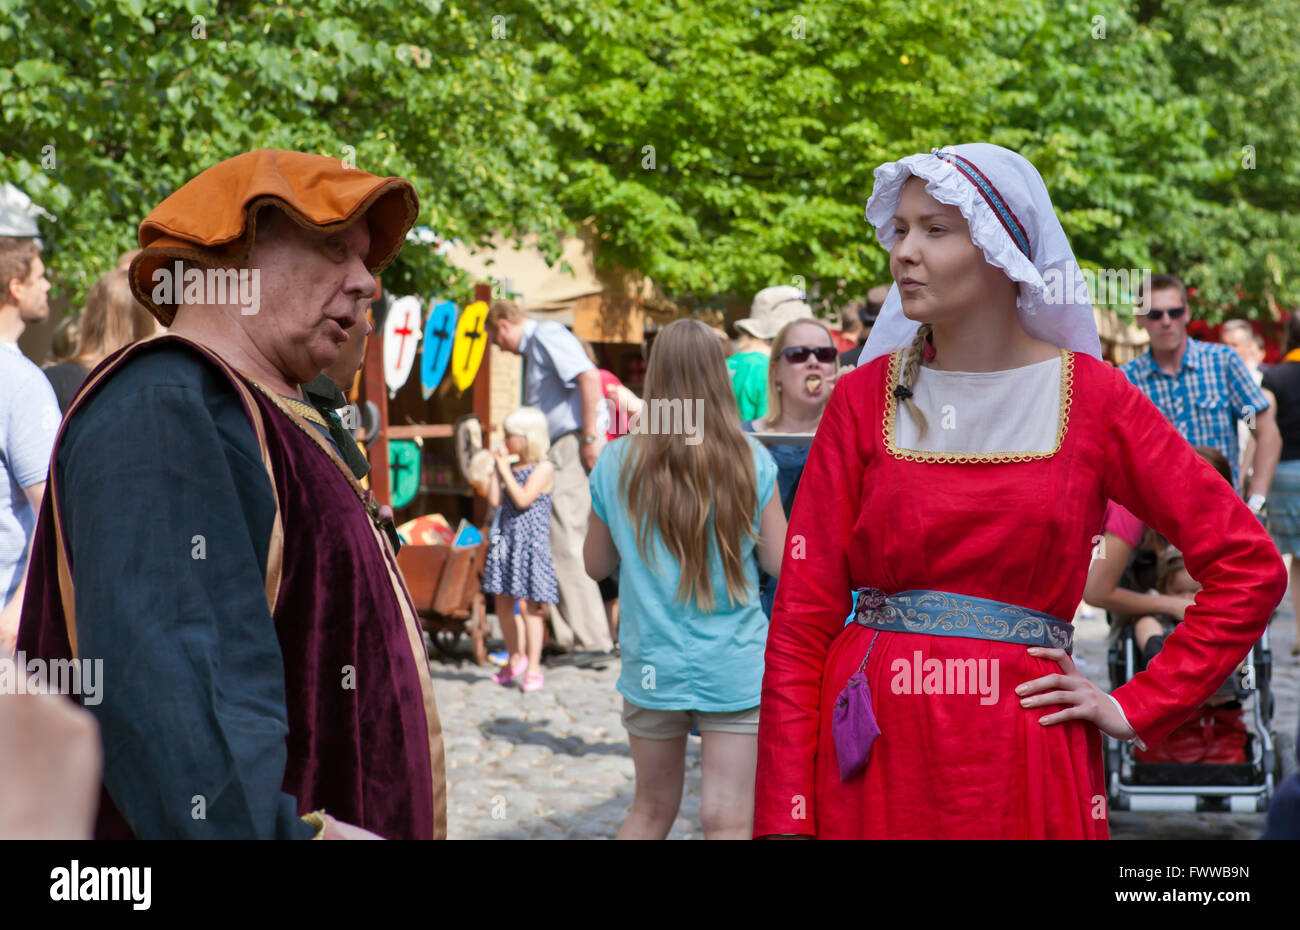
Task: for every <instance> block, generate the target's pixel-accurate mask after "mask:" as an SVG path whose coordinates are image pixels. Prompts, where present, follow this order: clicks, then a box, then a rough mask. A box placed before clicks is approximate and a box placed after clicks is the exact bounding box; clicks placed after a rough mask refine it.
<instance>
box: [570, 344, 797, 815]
mask: <svg viewBox="0 0 1300 930" xmlns="http://www.w3.org/2000/svg"><path fill="white" fill-rule="evenodd" d="M629 425H630V430H629V435H627V436H625V437H623V438H621V439H618V440H616V441H615V442H613V443H610V445H609V446H607V447H606V449H605V450H604V451H603V452H602V453H601V456H600V458H599V459H598V460H597V462H596V467H595V469H594V470H593V471H592V473H591V496H592V516H591V520H590V523H589V527H588V532H587V542H586V549H585V553H584V554H585V558H586V566H587V573H588V574H589V575H591V577H592V578H594V579H596V580H600V579H603V578H605V577H607V576H608V575H609V574H610V572H612V571H613V570H614V567H615V566H616V565H618V566H619V594H620V601H621V604H622V617H621V622H620V626H619V647H620V650H621V653H622V659H623V671H622V674H621V675H620V676H619V680H618V690H619V693H620V694H622V695H623V699H624V706H623V724H624V726H625V727H626V728H627V731H628V742H629V745H630V747H631V750H632V761H633V763H634V764H635V766H636V794H635V797H634V800H633V802H632V809H631V811H630V812H629V814H628V818H627V821H626V822H625V823H624V824H623V828H622V829H621V830H620V831H619V838H620V839H663V838H664V837H666V836H667V835H668V831H669V829H670V828H671V827H672V824H673V821H674V819H676V817H677V810H678V807H679V805H680V803H681V796H682V783H683V778H684V775H685V767H686V737H687V734H688V732H689V731H690V730H691V729H692V727H694V726H698V727H699V731H700V735H701V739H702V744H703V745H702V747H701V750H702V752H701V754H702V763H703V786H702V789H701V798H700V816H701V819H702V821H703V828H704V835H705V837H706V838H718V839H725V838H735V839H741V838H744V839H748V838H749V837H750V835H751V830H752V822H753V806H754V804H753V799H754V766H755V760H756V758H757V742H758V737H757V734H758V703H759V698H760V695H761V692H762V683H763V652H764V649H765V647H766V643H767V618H766V616H765V615H764V614H763V610H762V607H761V605H760V603H759V595H758V568H759V566H760V565H761V566H762V568H763V570H764V571H766V572H768V573H769V574H771V575H774V576H775V575H779V573H780V566H781V554H782V546H783V543H784V539H785V513H784V512H783V510H782V509H781V499H780V496H779V495H777V494H776V493H775V490H776V465H775V463H774V462H773V461H772V457H771V456H770V455H768V454H767V451H766V450H765V449H763V447H762V446H761V445H760V444H759V443H758V442H757V441H756V440H754V439H751V438H749V437H748V436H746V435H745V433H743V432H742V431H741V427H740V417H739V414H738V411H737V408H736V400H735V396H734V395H733V394H732V391H731V385H730V383H729V380H728V377H727V368H726V363H725V359H724V358H723V354H722V346H721V344H720V343H719V341H718V337H717V335H716V334H715V333H713V331H712V330H710V329H709V328H708V327H707V326H705V325H704V324H703V323H700V322H699V321H697V320H678V321H676V322H674V323H671V324H670V325H668V326H667V327H665V328H664V329H663V330H662V331H661V332H660V333H659V335H658V336H657V337H656V338H655V342H654V347H653V349H652V351H651V353H650V360H649V364H648V366H647V370H646V381H645V408H644V409H643V410H642V412H641V413H640V414H639V415H638V416H636V417H634V418H633V420H632V422H631V423H630V424H629Z"/></svg>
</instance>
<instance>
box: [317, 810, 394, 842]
mask: <svg viewBox="0 0 1300 930" xmlns="http://www.w3.org/2000/svg"><path fill="white" fill-rule="evenodd" d="M321 819H323V820H324V821H325V832H324V833H323V834H322V835H321V839H322V840H382V839H383V837H382V836H380V835H379V834H378V833H371V832H370V831H369V830H366V829H364V828H363V827H358V826H356V825H355V824H350V823H344V822H343V821H341V820H335V819H334V818H333V817H331V816H330V815H329V814H322V815H321Z"/></svg>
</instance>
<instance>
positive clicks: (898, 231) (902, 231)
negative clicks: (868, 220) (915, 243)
mask: <svg viewBox="0 0 1300 930" xmlns="http://www.w3.org/2000/svg"><path fill="white" fill-rule="evenodd" d="M894 235H895V236H906V235H907V230H906V229H901V228H899V227H898V226H895V227H894Z"/></svg>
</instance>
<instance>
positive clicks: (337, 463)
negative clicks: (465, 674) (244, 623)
mask: <svg viewBox="0 0 1300 930" xmlns="http://www.w3.org/2000/svg"><path fill="white" fill-rule="evenodd" d="M163 340H166V341H172V340H175V341H176V342H179V343H181V344H183V345H185V346H187V347H189V348H190V349H191V350H193V351H195V352H198V353H199V354H200V355H202V356H203V357H204V358H206V359H208V360H209V361H210V362H212V363H213V364H214V365H215V366H216V367H217V368H218V369H219V370H220V371H221V372H222V374H223V375H224V376H225V377H226V378H227V379H229V381H230V383H231V385H232V386H233V387H234V388H235V390H236V391H237V392H238V393H239V395H240V398H241V401H242V403H243V406H244V410H245V412H246V413H247V414H248V416H249V422H250V424H251V425H252V426H253V429H254V431H255V432H256V433H257V438H258V445H259V448H260V450H261V453H262V460H263V465H264V467H265V469H266V471H267V474H268V475H269V476H270V479H271V484H272V487H273V488H274V492H275V496H276V503H277V515H276V521H275V525H274V529H273V531H272V534H271V539H270V545H269V549H268V557H267V565H266V571H265V581H266V592H265V593H266V598H267V605H268V607H270V608H271V617H272V619H273V621H274V625H275V632H276V636H277V638H278V640H279V645H280V651H281V653H282V655H283V658H284V681H285V698H286V711H287V720H288V725H289V732H288V736H287V750H288V754H287V762H286V766H285V772H284V781H283V786H282V790H283V791H284V792H285V793H286V794H289V795H292V796H293V797H294V798H296V799H297V807H298V813H299V814H305V813H308V812H310V811H313V810H319V809H324V810H325V811H326V812H328V813H329V814H330V815H332V816H333V817H335V818H336V819H338V820H341V821H344V822H348V823H353V824H356V825H358V826H361V827H364V828H366V829H368V830H372V831H374V832H375V833H378V834H380V835H381V836H385V837H388V838H391V839H441V838H445V836H446V774H445V764H444V758H443V747H442V731H441V725H440V722H439V719H438V713H437V708H436V706H435V703H434V696H433V687H432V682H431V679H430V677H429V670H428V665H427V658H426V653H425V648H424V642H423V637H422V635H421V633H420V626H419V621H418V618H417V615H416V612H415V609H414V606H413V604H412V602H411V598H410V595H409V593H408V592H407V590H406V584H405V582H404V580H403V578H402V575H401V572H400V570H399V569H398V567H397V559H396V557H395V554H394V552H393V550H392V547H391V546H390V544H389V543H388V540H387V539H386V537H385V536H384V534H383V533H382V531H380V530H379V529H378V528H377V526H376V524H375V522H374V521H373V520H372V518H371V513H370V509H369V508H368V507H367V504H366V501H367V500H368V499H369V496H368V492H366V491H365V490H364V489H362V488H361V487H360V486H359V485H358V484H357V482H356V480H355V479H354V478H353V477H352V474H351V471H350V470H349V469H348V467H347V465H346V464H345V463H344V462H343V460H342V459H341V458H340V457H339V455H338V454H337V452H336V451H335V450H334V449H333V448H332V446H331V444H330V443H329V441H328V440H326V439H325V437H324V436H322V435H321V434H320V433H319V432H317V431H316V429H315V428H314V427H313V426H312V425H311V424H310V423H308V422H307V421H306V420H304V419H302V418H301V417H300V416H298V415H297V414H296V413H294V412H292V411H291V410H290V409H289V408H288V407H287V405H284V404H282V403H281V402H280V401H279V400H277V399H276V398H275V397H274V396H273V395H270V394H268V393H267V392H264V391H263V390H260V389H259V388H258V386H256V385H255V384H253V383H252V382H251V381H250V380H249V379H247V378H245V377H244V376H243V375H241V374H240V373H238V372H237V371H235V370H234V369H233V368H231V367H230V366H228V365H226V364H225V363H224V362H222V361H221V360H220V359H219V358H217V357H216V356H215V355H213V354H212V353H211V352H210V351H208V350H206V349H204V348H202V347H200V346H198V345H195V344H194V343H191V342H188V341H187V340H184V339H182V338H181V337H179V336H171V335H169V336H163V337H160V339H159V340H155V341H153V343H138V344H136V345H135V346H132V347H129V348H127V349H125V350H123V351H122V352H120V353H118V354H116V355H114V356H112V357H110V358H109V359H108V360H106V361H105V362H104V363H103V364H101V365H100V366H99V368H98V369H97V370H96V371H95V372H94V373H93V374H92V375H91V376H90V378H89V379H88V380H87V382H86V384H85V386H84V387H83V389H82V391H81V392H80V393H79V395H78V396H77V398H76V400H74V402H73V403H72V405H71V406H70V407H69V410H68V415H67V418H65V422H64V426H63V428H62V429H61V430H60V434H59V439H58V440H57V441H56V443H55V449H54V457H53V458H52V461H58V451H59V445H60V443H61V442H62V440H63V437H64V433H65V432H66V430H67V424H68V422H69V421H70V420H71V418H72V417H73V415H74V414H75V412H76V410H77V408H78V407H79V406H80V405H82V404H83V403H84V402H85V401H86V399H87V398H88V397H89V396H91V395H92V394H93V393H94V391H95V390H96V388H97V387H98V386H99V385H101V384H102V383H103V382H104V381H105V380H106V379H108V378H109V377H111V376H112V373H113V372H114V371H115V370H117V369H118V368H119V367H120V366H121V365H122V364H123V363H124V362H125V361H126V360H127V359H129V358H131V357H132V356H133V355H134V354H135V353H136V352H140V351H148V350H149V349H148V348H147V347H149V346H151V345H153V346H156V345H157V344H158V343H159V342H161V341H163ZM56 473H57V469H55V468H51V473H50V476H49V483H48V485H47V493H46V495H45V500H44V502H43V505H42V508H41V514H40V519H39V522H38V525H37V529H36V534H35V537H34V540H33V548H32V555H31V566H30V574H29V577H28V586H27V595H26V599H25V601H24V604H23V614H22V624H21V627H20V633H19V648H20V649H22V650H24V651H25V652H26V653H27V655H28V656H29V657H31V658H36V657H40V658H44V659H47V660H48V659H63V658H73V657H76V655H77V647H76V643H77V627H76V618H75V616H74V614H75V607H74V604H75V602H74V598H73V587H72V582H73V571H72V567H71V565H70V564H69V549H68V547H67V539H66V538H65V531H64V529H63V527H62V520H61V514H62V512H63V511H62V509H61V502H60V497H59V488H58V487H57V474H56ZM150 493H152V494H156V495H165V494H166V493H167V491H166V488H156V489H150ZM208 506H213V507H220V506H222V502H221V501H213V502H211V504H210V505H208ZM162 583H165V582H162ZM345 681H347V682H348V683H349V684H350V685H351V687H349V686H347V685H345V684H344V682H345ZM110 699H111V695H110ZM159 736H160V738H163V739H168V738H170V736H169V735H168V734H159ZM178 745H183V741H178ZM131 835H132V833H131V830H130V828H129V827H128V825H127V823H126V821H125V819H124V818H123V817H122V815H121V814H120V813H119V812H118V810H117V808H116V806H115V805H114V804H113V801H112V799H111V798H110V797H109V796H108V793H107V791H105V792H104V794H103V796H102V800H101V807H100V814H99V820H98V824H97V827H96V837H97V838H126V837H130V836H131Z"/></svg>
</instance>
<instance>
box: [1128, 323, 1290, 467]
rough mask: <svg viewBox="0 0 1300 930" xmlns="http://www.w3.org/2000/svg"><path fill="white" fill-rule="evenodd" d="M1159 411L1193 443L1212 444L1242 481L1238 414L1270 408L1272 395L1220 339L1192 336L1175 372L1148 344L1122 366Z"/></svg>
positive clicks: (1129, 377) (1239, 357)
mask: <svg viewBox="0 0 1300 930" xmlns="http://www.w3.org/2000/svg"><path fill="white" fill-rule="evenodd" d="M1120 371H1122V372H1124V374H1125V376H1126V377H1127V378H1128V379H1129V380H1130V381H1132V382H1133V384H1135V385H1136V386H1137V387H1138V388H1139V389H1140V390H1141V391H1142V393H1143V394H1145V395H1146V396H1147V397H1148V398H1150V399H1151V402H1152V403H1153V404H1155V405H1156V407H1158V408H1159V409H1160V412H1161V413H1163V414H1164V415H1165V417H1166V418H1167V419H1168V420H1169V421H1170V422H1171V423H1173V424H1174V426H1175V427H1177V429H1178V432H1179V433H1181V434H1182V436H1183V438H1184V439H1186V440H1187V441H1188V442H1190V443H1191V444H1192V445H1194V446H1211V447H1213V448H1215V449H1218V450H1219V451H1220V452H1222V453H1223V454H1224V456H1226V457H1227V459H1228V463H1229V464H1230V465H1231V466H1232V480H1233V486H1234V487H1237V486H1239V485H1240V476H1239V475H1238V474H1237V466H1238V463H1239V462H1240V459H1241V453H1240V449H1239V446H1238V445H1237V420H1239V419H1240V420H1247V419H1248V418H1249V417H1250V416H1251V414H1252V412H1253V413H1259V412H1260V411H1263V410H1266V409H1267V408H1268V399H1267V398H1266V397H1265V396H1264V392H1263V391H1261V390H1260V389H1259V385H1257V384H1255V379H1254V378H1252V377H1251V376H1250V371H1249V370H1248V369H1247V368H1246V363H1245V362H1243V361H1242V360H1241V356H1239V355H1238V354H1237V353H1236V352H1234V351H1233V350H1232V349H1230V348H1228V347H1227V346H1225V345H1221V344H1219V343H1217V342H1200V341H1199V340H1196V339H1192V338H1188V340H1187V351H1186V352H1185V353H1183V364H1182V367H1181V368H1179V370H1178V374H1177V375H1168V374H1165V373H1164V372H1163V371H1161V370H1160V368H1159V367H1158V366H1157V365H1156V363H1155V360H1154V359H1152V357H1151V352H1150V350H1147V351H1146V352H1144V353H1143V354H1142V355H1139V356H1138V357H1137V358H1135V359H1133V361H1131V362H1127V363H1126V364H1124V365H1121V366H1120Z"/></svg>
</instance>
